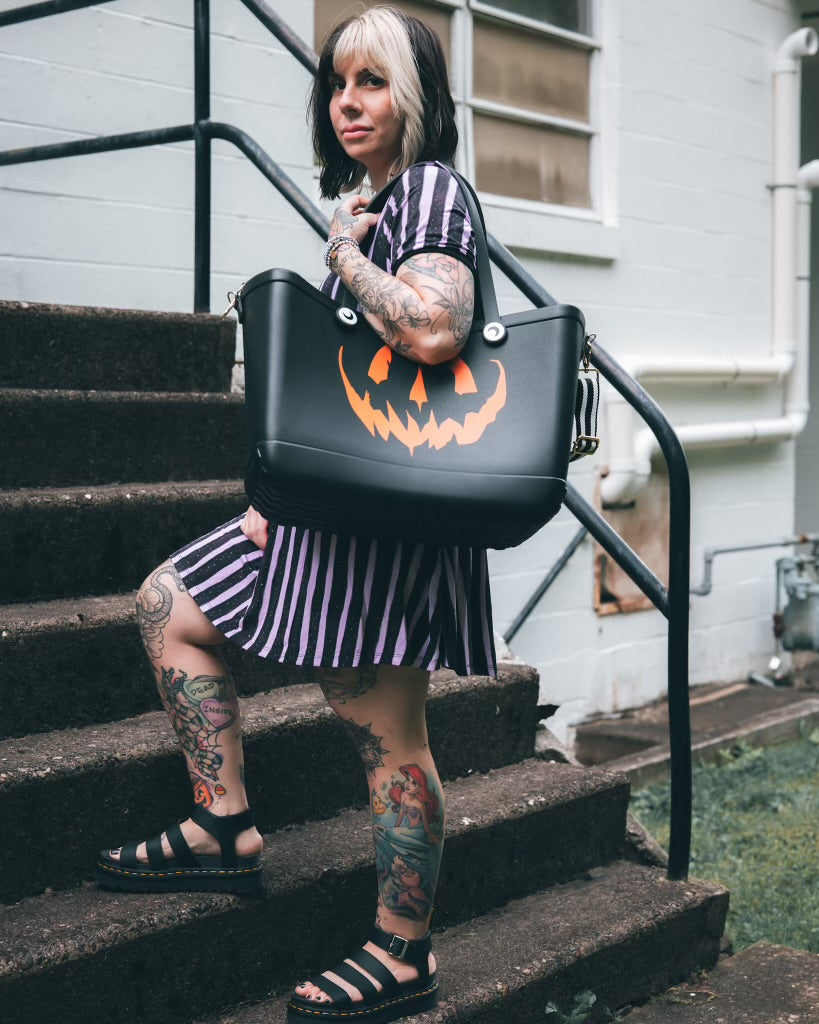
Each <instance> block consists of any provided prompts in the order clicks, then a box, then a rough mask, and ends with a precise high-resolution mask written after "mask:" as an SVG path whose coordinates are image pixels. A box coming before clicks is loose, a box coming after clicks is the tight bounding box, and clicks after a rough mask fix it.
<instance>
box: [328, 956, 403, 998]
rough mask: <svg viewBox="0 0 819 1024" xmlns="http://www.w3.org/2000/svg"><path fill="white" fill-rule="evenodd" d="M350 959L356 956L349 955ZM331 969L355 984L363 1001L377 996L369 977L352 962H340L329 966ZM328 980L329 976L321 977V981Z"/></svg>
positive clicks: (351, 983)
mask: <svg viewBox="0 0 819 1024" xmlns="http://www.w3.org/2000/svg"><path fill="white" fill-rule="evenodd" d="M350 959H351V960H356V961H357V959H358V958H357V957H355V956H352V957H350ZM362 966H363V964H362ZM331 971H332V973H333V974H337V975H338V977H339V978H343V979H344V981H346V982H347V983H348V984H349V985H355V987H356V988H357V989H358V991H359V992H360V993H361V994H362V996H363V997H364V1000H365V1002H369V1001H371V1000H373V999H376V998H377V997H378V994H379V992H378V989H377V988H376V987H375V985H373V983H372V982H371V981H370V980H369V978H367V977H366V975H364V974H362V973H361V971H360V970H359V969H358V968H357V967H354V966H353V965H352V964H348V963H346V962H342V963H340V964H336V966H335V967H333V968H331ZM370 973H372V972H370ZM329 980H330V979H329V978H324V979H323V981H329ZM380 980H381V979H380V978H379V981H380ZM394 980H395V979H393V981H394ZM320 984H321V983H320ZM324 991H325V992H327V990H326V989H324ZM327 995H328V996H329V995H331V993H330V992H327Z"/></svg>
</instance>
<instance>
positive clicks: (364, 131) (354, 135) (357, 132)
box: [341, 125, 370, 139]
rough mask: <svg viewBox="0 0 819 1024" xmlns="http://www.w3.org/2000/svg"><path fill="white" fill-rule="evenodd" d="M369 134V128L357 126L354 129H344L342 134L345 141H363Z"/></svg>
mask: <svg viewBox="0 0 819 1024" xmlns="http://www.w3.org/2000/svg"><path fill="white" fill-rule="evenodd" d="M369 132H370V129H369V128H361V127H359V126H357V125H356V126H355V127H352V128H343V129H342V131H341V134H342V135H343V136H344V138H345V139H363V138H364V136H365V135H369Z"/></svg>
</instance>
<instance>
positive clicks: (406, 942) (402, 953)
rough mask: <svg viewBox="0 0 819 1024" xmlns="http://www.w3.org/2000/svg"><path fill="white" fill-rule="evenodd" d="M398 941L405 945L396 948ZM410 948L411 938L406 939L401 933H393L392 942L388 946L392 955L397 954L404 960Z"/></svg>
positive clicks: (396, 955)
mask: <svg viewBox="0 0 819 1024" xmlns="http://www.w3.org/2000/svg"><path fill="white" fill-rule="evenodd" d="M396 943H403V945H402V946H400V948H398V949H396V948H395V944H396ZM409 948H410V940H409V939H404V938H402V937H401V936H400V935H393V936H392V938H391V939H390V944H389V946H388V947H387V952H388V953H389V954H390V956H395V957H398V959H399V960H403V959H404V957H405V956H406V955H407V951H408V950H409Z"/></svg>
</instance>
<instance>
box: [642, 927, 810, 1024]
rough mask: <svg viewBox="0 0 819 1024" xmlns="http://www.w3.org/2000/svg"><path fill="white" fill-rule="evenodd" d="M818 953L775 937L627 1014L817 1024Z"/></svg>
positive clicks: (688, 1021)
mask: <svg viewBox="0 0 819 1024" xmlns="http://www.w3.org/2000/svg"><path fill="white" fill-rule="evenodd" d="M817 1006H819V956H817V954H816V953H809V952H807V951H806V950H804V949H791V948H789V947H788V946H779V945H776V944H775V943H772V942H755V943H754V944H753V945H752V946H748V947H747V948H746V949H743V950H741V951H740V952H739V953H735V954H734V955H733V956H729V957H725V958H724V959H722V960H720V961H719V963H718V964H717V966H716V967H715V968H714V970H712V971H709V972H708V974H707V975H706V976H705V977H704V978H698V979H692V980H691V981H689V982H688V983H686V984H684V985H679V986H677V987H675V988H673V989H671V990H670V991H669V992H666V993H665V994H664V995H662V996H659V997H658V998H657V999H655V1000H652V1002H651V1003H649V1004H648V1005H646V1006H641V1007H639V1008H638V1009H636V1010H634V1012H633V1013H632V1014H630V1015H629V1018H628V1019H629V1021H630V1022H632V1021H633V1024H665V1022H667V1021H670V1022H673V1021H679V1022H680V1024H706V1022H709V1021H712V1022H715V1021H719V1020H725V1021H730V1022H731V1024H815V1021H816V1020H817V1010H816V1008H817Z"/></svg>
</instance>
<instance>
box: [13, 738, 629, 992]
mask: <svg viewBox="0 0 819 1024" xmlns="http://www.w3.org/2000/svg"><path fill="white" fill-rule="evenodd" d="M624 785H625V783H624V780H623V779H622V778H621V777H619V776H616V775H612V774H611V773H609V772H606V771H603V770H601V769H585V768H577V767H575V766H573V765H564V764H558V763H557V762H551V761H543V760H542V759H540V758H529V759H527V760H525V761H519V762H517V763H515V764H513V765H505V766H503V767H501V768H494V769H492V770H491V771H489V772H486V773H483V774H477V773H475V774H471V775H467V776H463V777H461V778H458V779H449V780H447V781H445V782H444V790H445V793H446V798H447V809H448V824H447V842H450V841H451V840H452V839H454V838H455V837H457V836H460V835H463V834H465V833H467V832H471V831H480V830H487V829H489V828H493V827H495V826H496V825H497V823H498V821H499V820H500V817H499V816H502V820H503V821H504V822H511V821H514V820H516V819H518V818H523V817H526V816H528V815H531V814H533V813H546V812H548V811H549V810H551V809H554V808H557V807H560V806H562V805H564V804H567V803H572V802H579V801H582V800H584V799H586V798H588V797H591V796H599V795H601V794H603V795H606V796H608V795H610V794H613V793H614V792H615V791H617V790H622V789H623V786H624ZM621 795H622V794H621ZM476 802H481V803H482V804H483V807H481V808H479V809H478V810H476V809H475V805H476ZM467 812H468V813H467ZM369 822H370V813H369V811H368V809H366V808H364V809H360V808H358V809H355V808H353V809H351V808H347V809H344V810H341V811H340V812H339V813H338V814H337V815H335V816H334V817H333V818H331V819H325V820H323V821H311V822H306V823H303V824H298V825H290V826H286V827H285V828H283V829H281V830H278V831H276V832H272V833H268V834H267V835H266V836H265V849H264V852H263V854H262V863H263V866H264V869H265V879H266V882H265V886H266V896H267V897H268V898H269V897H271V896H272V895H274V894H277V893H281V892H284V891H288V890H291V889H294V888H297V887H299V886H301V885H303V884H305V883H307V882H310V881H313V880H315V879H319V878H320V877H322V876H323V875H327V874H328V873H332V874H343V873H345V872H350V871H352V870H355V869H358V868H359V867H362V866H363V867H367V866H371V865H372V843H371V839H370V823H369ZM255 898H256V897H242V896H232V895H229V894H226V893H167V894H160V895H156V894H145V893H139V894H132V893H122V892H113V891H106V890H102V889H98V888H97V887H96V886H95V885H94V884H93V883H85V884H84V885H82V886H81V887H79V888H76V889H70V890H64V891H62V892H54V893H48V894H42V895H39V896H33V897H29V898H27V899H24V900H22V901H20V902H19V903H17V904H12V905H8V906H6V907H3V908H0V977H2V976H4V975H8V974H10V973H14V972H15V971H18V970H28V969H31V967H32V966H35V965H37V964H39V963H41V962H43V960H44V958H43V957H42V956H41V954H40V952H39V950H41V949H43V948H45V947H47V946H48V945H49V939H50V938H51V937H52V936H53V934H54V929H55V928H57V929H59V934H60V949H59V955H58V958H57V959H58V960H70V959H72V958H74V957H76V956H78V955H82V954H83V953H84V951H85V950H86V948H87V946H88V939H89V923H88V920H87V919H86V918H85V917H84V915H86V914H87V915H88V917H89V918H90V919H91V921H92V927H93V929H99V930H100V931H101V932H103V933H104V934H105V936H106V939H107V940H109V941H112V942H115V943H117V942H120V941H122V940H123V939H126V938H127V937H129V936H133V935H136V934H141V933H142V931H143V926H144V925H145V924H146V923H149V924H150V926H151V928H159V929H164V928H168V927H173V926H174V925H176V924H178V923H179V922H181V921H184V920H186V919H187V918H188V917H190V916H197V917H200V916H208V915H218V914H221V913H224V912H226V911H235V910H240V909H241V908H242V906H249V905H251V904H252V902H253V900H254V899H255ZM143 906H144V908H145V909H143ZM38 929H39V930H38ZM94 944H95V943H93V942H92V943H91V945H94Z"/></svg>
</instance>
